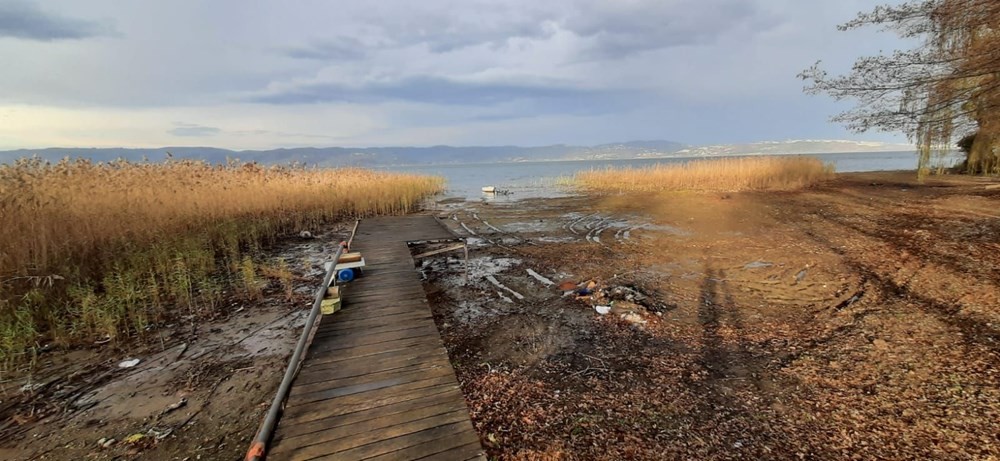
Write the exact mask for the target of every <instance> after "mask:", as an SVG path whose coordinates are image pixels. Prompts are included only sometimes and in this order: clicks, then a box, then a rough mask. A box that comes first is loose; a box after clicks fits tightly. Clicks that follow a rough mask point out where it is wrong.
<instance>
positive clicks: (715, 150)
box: [676, 140, 913, 157]
mask: <svg viewBox="0 0 1000 461" xmlns="http://www.w3.org/2000/svg"><path fill="white" fill-rule="evenodd" d="M907 150H913V146H912V145H909V144H888V143H882V142H865V141H840V140H789V141H764V142H755V143H749V144H720V145H714V146H699V147H690V148H686V149H681V150H679V151H677V152H676V153H677V154H680V155H685V156H692V157H702V156H705V157H708V156H720V155H787V154H829V153H850V152H899V151H907Z"/></svg>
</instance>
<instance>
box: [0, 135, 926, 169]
mask: <svg viewBox="0 0 1000 461" xmlns="http://www.w3.org/2000/svg"><path fill="white" fill-rule="evenodd" d="M910 148H911V147H910V146H907V145H899V144H884V143H874V142H858V141H777V142H759V143H752V144H727V145H715V146H700V147H695V146H688V145H685V144H682V143H678V142H673V141H659V140H654V141H629V142H621V143H612V144H601V145H596V146H570V145H561V144H560V145H552V146H539V147H520V146H463V147H456V146H432V147H365V148H350V147H298V148H290V149H272V150H244V151H233V150H228V149H218V148H213V147H161V148H150V149H125V148H48V149H20V150H12V151H0V162H11V161H13V160H16V159H18V158H23V157H30V156H36V155H37V156H39V157H42V158H44V159H47V160H58V159H61V158H63V157H85V158H89V159H91V160H93V161H97V162H104V161H109V160H115V159H118V158H124V159H127V160H130V161H140V160H143V159H148V160H151V161H161V160H163V159H164V158H166V156H167V155H168V153H169V154H170V155H173V157H174V158H196V159H204V160H207V161H209V162H213V163H217V162H224V161H226V159H227V158H238V159H240V160H244V161H257V162H260V163H264V164H278V163H289V162H301V163H306V164H310V165H320V166H389V165H426V164H447V163H499V162H527V161H556V160H595V159H627V158H643V157H645V158H653V157H677V156H685V157H686V156H692V157H701V156H720V155H752V154H770V155H785V154H803V153H832V152H885V151H900V150H908V149H910Z"/></svg>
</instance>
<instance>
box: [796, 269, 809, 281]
mask: <svg viewBox="0 0 1000 461" xmlns="http://www.w3.org/2000/svg"><path fill="white" fill-rule="evenodd" d="M807 272H809V266H806V268H805V269H802V270H800V271H799V273H798V274H795V283H799V282H801V281H802V280H803V279H805V278H806V273H807Z"/></svg>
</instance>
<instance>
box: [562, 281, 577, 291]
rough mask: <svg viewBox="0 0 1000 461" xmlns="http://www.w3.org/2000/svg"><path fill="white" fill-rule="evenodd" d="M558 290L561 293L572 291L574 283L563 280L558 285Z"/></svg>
mask: <svg viewBox="0 0 1000 461" xmlns="http://www.w3.org/2000/svg"><path fill="white" fill-rule="evenodd" d="M558 288H559V289H560V290H562V291H573V290H575V289H576V282H574V281H572V280H565V281H563V282H561V283H560V284H559V287H558Z"/></svg>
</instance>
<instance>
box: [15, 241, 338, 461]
mask: <svg viewBox="0 0 1000 461" xmlns="http://www.w3.org/2000/svg"><path fill="white" fill-rule="evenodd" d="M349 232H350V228H349V227H347V226H346V225H342V226H335V228H334V229H330V230H328V231H327V232H325V233H323V234H322V235H319V236H318V238H300V237H297V236H296V237H289V238H286V239H285V240H283V241H282V242H280V243H279V244H277V245H276V246H275V247H273V248H270V249H268V250H266V252H265V253H264V254H261V255H260V257H259V258H258V259H259V261H260V262H261V263H263V264H271V265H274V264H276V263H277V262H278V261H279V260H284V261H285V263H286V264H287V266H288V268H289V269H290V270H291V272H292V273H293V274H294V277H293V278H292V285H293V287H292V290H291V291H292V292H291V296H289V293H288V292H287V291H286V289H285V288H284V287H282V286H280V284H279V283H278V281H277V280H267V279H263V280H262V281H261V283H262V284H266V285H265V286H263V296H262V298H261V299H243V298H240V297H238V296H236V294H235V293H228V294H227V296H226V298H227V299H225V300H224V301H222V306H221V307H219V308H217V309H216V310H215V311H214V312H213V314H212V315H210V316H207V317H206V316H201V317H192V316H181V317H180V318H178V319H177V321H176V322H175V323H174V324H171V325H160V326H159V327H158V328H156V329H153V330H151V331H150V332H149V334H148V335H147V337H145V338H135V339H134V340H132V341H130V342H127V343H120V344H106V345H95V346H94V347H90V348H85V349H80V350H75V351H51V352H43V353H41V354H39V356H38V358H37V361H36V363H34V364H33V366H31V367H23V368H22V369H19V370H12V371H10V372H8V373H7V374H5V375H2V376H0V459H2V460H112V459H114V460H132V459H149V460H206V461H207V460H227V461H233V460H238V459H242V458H243V455H244V454H245V453H246V450H247V448H248V447H249V445H250V441H251V440H252V439H253V437H254V435H255V434H256V431H257V428H258V427H259V425H260V423H261V421H262V419H263V417H264V414H265V413H266V411H267V408H268V406H269V405H270V403H271V399H272V398H273V397H274V394H275V392H276V391H277V388H278V383H279V382H280V381H281V377H282V375H283V374H284V371H285V367H286V366H287V361H288V358H289V356H290V354H291V351H292V349H293V347H294V345H295V342H296V341H297V340H298V337H299V335H300V334H301V327H302V325H303V324H304V322H305V317H306V315H307V314H308V308H309V307H310V306H311V305H312V300H313V294H314V293H315V290H316V287H317V285H318V283H319V282H318V281H319V280H321V279H322V277H323V267H322V263H323V262H324V261H326V260H327V259H328V258H329V257H330V255H332V254H333V251H334V248H335V247H334V245H335V242H338V241H340V240H341V239H342V238H343V235H344V234H345V233H349ZM135 359H138V360H139V362H138V363H137V364H136V365H135V366H133V367H131V368H122V367H120V366H119V365H120V364H122V363H123V362H126V361H129V360H135Z"/></svg>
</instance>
